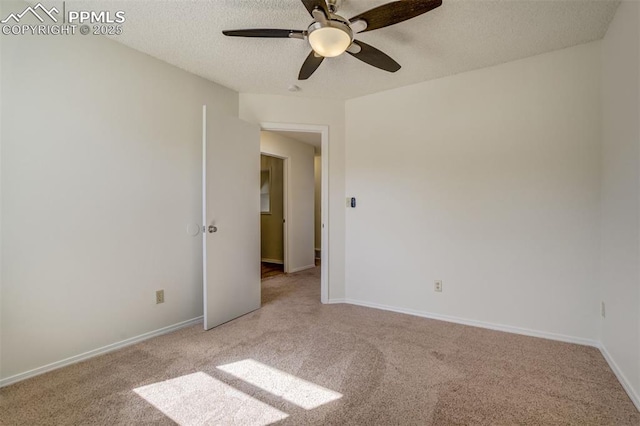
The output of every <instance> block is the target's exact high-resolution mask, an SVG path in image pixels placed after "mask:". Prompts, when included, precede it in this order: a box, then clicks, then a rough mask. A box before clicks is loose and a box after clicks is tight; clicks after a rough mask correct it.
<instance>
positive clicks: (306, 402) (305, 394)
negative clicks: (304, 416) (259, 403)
mask: <svg viewBox="0 0 640 426" xmlns="http://www.w3.org/2000/svg"><path fill="white" fill-rule="evenodd" d="M217 368H218V369H219V370H222V371H224V372H225V373H228V374H231V375H232V376H234V377H237V378H239V379H242V380H243V381H245V382H247V383H249V384H251V385H253V386H256V387H258V388H260V389H262V390H265V391H267V392H269V393H271V394H273V395H276V396H279V397H281V398H282V399H284V400H286V401H289V402H291V403H293V404H295V405H297V406H298V407H302V408H304V409H306V410H312V409H314V408H317V407H319V406H321V405H324V404H326V403H328V402H331V401H335V400H337V399H340V398H342V394H341V393H338V392H335V391H332V390H330V389H327V388H324V387H322V386H319V385H316V384H314V383H311V382H308V381H306V380H303V379H300V378H298V377H296V376H293V375H291V374H289V373H285V372H283V371H280V370H278V369H275V368H273V367H270V366H268V365H265V364H262V363H260V362H258V361H255V360H253V359H245V360H242V361H238V362H234V363H231V364H225V365H220V366H218V367H217Z"/></svg>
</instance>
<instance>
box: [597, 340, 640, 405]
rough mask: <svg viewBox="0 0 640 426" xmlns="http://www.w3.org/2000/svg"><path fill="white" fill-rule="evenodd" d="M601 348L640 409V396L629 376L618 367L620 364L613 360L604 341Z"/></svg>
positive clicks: (626, 390)
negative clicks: (628, 378) (632, 385)
mask: <svg viewBox="0 0 640 426" xmlns="http://www.w3.org/2000/svg"><path fill="white" fill-rule="evenodd" d="M599 349H600V352H602V356H603V357H604V359H605V360H606V361H607V363H608V364H609V367H611V370H613V373H614V374H615V375H616V377H617V378H618V381H619V382H620V384H621V385H622V387H623V388H624V390H625V392H627V395H629V398H630V399H631V401H632V402H633V404H634V405H635V406H636V408H637V409H638V411H640V396H639V395H638V394H637V393H636V392H635V390H634V389H633V387H631V383H629V380H627V377H626V376H625V375H624V373H622V370H620V367H618V364H616V362H615V361H614V360H613V357H612V356H611V354H610V353H609V351H607V348H605V346H604V345H603V344H602V343H600V345H599Z"/></svg>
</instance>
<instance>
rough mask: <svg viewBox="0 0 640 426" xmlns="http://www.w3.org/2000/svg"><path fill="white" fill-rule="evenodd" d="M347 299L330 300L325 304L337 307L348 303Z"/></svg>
mask: <svg viewBox="0 0 640 426" xmlns="http://www.w3.org/2000/svg"><path fill="white" fill-rule="evenodd" d="M346 300H347V299H329V300H327V301H326V302H325V304H326V305H336V304H339V303H347V302H346Z"/></svg>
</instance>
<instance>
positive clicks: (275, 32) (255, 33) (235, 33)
mask: <svg viewBox="0 0 640 426" xmlns="http://www.w3.org/2000/svg"><path fill="white" fill-rule="evenodd" d="M222 34H224V35H226V36H230V37H267V38H304V31H300V30H279V29H275V28H253V29H250V30H225V31H223V32H222Z"/></svg>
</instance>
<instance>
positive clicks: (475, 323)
mask: <svg viewBox="0 0 640 426" xmlns="http://www.w3.org/2000/svg"><path fill="white" fill-rule="evenodd" d="M344 303H348V304H351V305H358V306H365V307H367V308H375V309H382V310H385V311H392V312H398V313H400V314H408V315H414V316H418V317H423V318H429V319H435V320H439V321H446V322H453V323H456V324H463V325H469V326H472V327H480V328H488V329H490V330H496V331H504V332H507V333H514V334H522V335H525V336H532V337H541V338H543V339H550V340H557V341H560V342H567V343H576V344H578V345H585V346H593V347H596V348H599V347H600V342H598V341H597V340H592V339H585V338H582V337H574V336H567V335H564V334H557V333H550V332H547V331H538V330H530V329H528V328H520V327H513V326H510V325H502V324H494V323H491V322H485V321H476V320H471V319H466V318H458V317H453V316H449V315H440V314H432V313H430V312H423V311H417V310H413V309H405V308H397V307H394V306H387V305H380V304H378V303H371V302H363V301H359V300H353V299H345V300H344Z"/></svg>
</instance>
